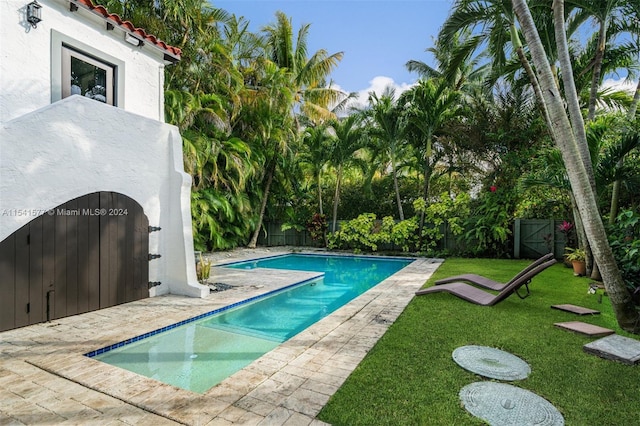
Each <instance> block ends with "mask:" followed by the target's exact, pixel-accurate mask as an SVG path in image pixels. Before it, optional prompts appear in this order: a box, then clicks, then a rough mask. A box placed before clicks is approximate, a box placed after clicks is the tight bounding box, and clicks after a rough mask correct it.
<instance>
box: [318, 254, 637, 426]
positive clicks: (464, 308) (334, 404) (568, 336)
mask: <svg viewBox="0 0 640 426" xmlns="http://www.w3.org/2000/svg"><path fill="white" fill-rule="evenodd" d="M527 263H528V261H521V260H497V259H458V258H452V259H447V260H446V261H445V262H444V264H443V265H442V266H440V268H439V269H438V271H437V272H436V274H434V276H433V277H432V278H431V279H430V280H429V281H428V282H427V285H431V284H432V282H433V281H435V280H436V279H439V278H443V277H446V276H450V275H456V274H460V273H464V272H475V273H480V274H482V275H485V276H488V277H491V278H494V279H496V280H499V281H503V282H504V281H507V280H508V279H510V278H511V277H512V276H513V275H515V273H517V272H518V271H519V270H520V269H522V268H523V267H524V266H525V265H527ZM589 283H590V280H589V279H587V278H580V277H574V276H573V271H572V270H571V269H568V268H566V267H565V266H564V265H562V264H557V265H554V266H552V267H551V268H549V269H547V270H545V271H544V272H543V273H541V274H540V275H539V276H537V277H536V278H534V280H533V282H532V284H531V293H532V294H531V296H530V297H528V298H527V299H525V300H521V299H519V298H518V297H517V296H516V295H512V296H511V297H509V298H507V299H506V300H505V301H503V302H502V303H499V304H498V305H496V306H494V307H482V306H477V305H473V304H471V303H468V302H465V301H463V300H461V299H458V298H456V297H454V296H452V295H450V294H445V293H438V294H430V295H424V296H418V297H415V298H414V299H413V300H412V301H411V303H409V305H408V306H407V308H406V309H405V311H404V312H403V313H402V315H401V316H400V317H399V318H398V320H397V321H396V322H395V323H394V324H393V325H392V326H391V328H390V329H389V330H388V331H387V333H386V334H385V335H384V336H383V337H382V339H380V341H379V342H378V343H377V345H376V346H375V347H374V348H373V349H372V350H371V352H370V353H369V354H368V355H367V356H366V358H365V359H364V360H363V361H362V363H361V364H360V365H359V366H358V368H357V369H356V370H355V371H354V372H353V374H351V376H350V377H349V378H348V380H347V381H346V382H345V384H344V385H343V386H342V387H341V388H340V390H339V391H338V392H337V393H336V394H335V395H334V396H333V397H332V398H331V400H330V401H329V403H328V404H327V405H326V406H325V407H324V409H323V410H322V412H321V413H320V415H319V418H320V419H321V420H323V421H325V422H328V423H331V424H333V425H400V424H402V425H473V424H478V425H480V424H484V423H483V422H482V421H480V420H478V419H477V418H475V417H473V416H471V415H470V414H468V413H467V412H466V411H465V409H464V408H463V407H462V406H461V404H460V401H459V398H458V392H459V391H460V389H462V388H463V387H464V386H465V385H467V384H469V383H473V382H475V381H480V380H487V379H483V378H481V377H479V376H476V375H475V374H473V373H470V372H467V371H466V370H464V369H462V368H460V367H459V366H458V365H457V364H456V363H455V362H454V361H453V360H452V359H451V353H452V352H453V350H454V349H455V348H457V347H459V346H464V345H483V346H491V347H495V348H499V349H503V350H505V351H507V352H510V353H512V354H514V355H517V356H519V357H520V358H522V359H524V360H525V361H527V362H528V363H529V365H530V366H531V370H532V372H531V375H530V376H529V377H528V378H527V379H525V380H522V381H517V382H513V383H512V384H514V385H516V386H519V387H522V388H525V389H528V390H530V391H532V392H534V393H536V394H538V395H540V396H542V397H544V398H546V399H547V400H548V401H549V402H551V403H552V404H553V405H554V406H555V407H556V408H557V409H558V410H559V411H560V412H561V413H562V415H563V416H564V418H565V422H566V424H567V425H631V424H640V414H639V413H640V408H639V407H638V398H639V397H640V370H639V369H638V367H630V366H627V365H623V364H620V363H616V362H612V361H606V360H603V359H601V358H598V357H596V356H593V355H589V354H586V353H584V351H583V350H582V346H583V345H584V344H585V343H588V342H590V341H592V340H595V339H594V338H589V337H586V336H582V335H578V334H575V333H572V332H568V331H564V330H561V329H559V328H557V327H555V326H554V325H553V323H555V322H562V321H578V320H581V321H584V322H588V323H591V324H596V325H600V326H603V327H607V328H612V329H614V330H616V332H617V333H618V334H621V335H625V336H630V335H629V334H627V333H625V332H623V331H621V330H620V329H619V328H618V326H617V323H616V320H615V317H614V315H613V312H612V310H611V305H610V304H609V300H608V298H607V297H606V296H605V297H602V303H599V299H600V297H599V296H600V295H601V294H602V290H599V291H598V294H596V295H590V294H588V293H587V290H588V287H589ZM560 303H572V304H575V305H580V306H585V307H589V308H594V309H597V310H599V311H601V312H602V314H600V315H596V316H587V317H579V316H576V315H574V314H570V313H567V312H562V311H558V310H556V309H551V308H550V306H551V305H554V304H560ZM636 337H637V336H636Z"/></svg>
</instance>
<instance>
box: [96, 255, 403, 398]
mask: <svg viewBox="0 0 640 426" xmlns="http://www.w3.org/2000/svg"><path fill="white" fill-rule="evenodd" d="M301 256H302V257H301ZM295 258H298V260H299V259H300V258H302V259H304V260H305V261H310V262H316V263H317V262H321V261H324V262H328V263H336V262H337V264H340V263H341V262H351V263H358V262H364V263H363V264H364V265H369V266H370V265H376V262H377V264H379V265H384V264H385V263H386V264H388V265H390V264H393V265H394V268H392V269H391V270H389V271H386V272H385V271H383V274H382V275H381V276H380V278H377V279H376V281H375V282H374V283H372V284H370V285H368V286H366V287H363V288H361V289H359V290H358V291H357V293H356V294H354V295H352V296H351V297H348V298H346V299H345V300H344V301H341V302H340V303H338V304H336V305H335V306H329V305H330V304H324V305H323V304H322V303H320V305H321V307H323V308H326V312H323V314H322V315H320V316H319V317H318V318H315V319H313V321H311V322H307V323H304V324H303V325H301V326H299V327H300V328H296V329H293V330H285V331H283V330H284V328H286V327H285V326H287V325H288V323H289V322H293V321H292V319H293V318H291V317H292V316H294V315H293V314H289V315H290V316H289V317H286V321H281V322H280V323H277V322H276V323H272V322H271V320H269V321H266V322H265V321H262V320H261V319H256V315H257V313H260V314H263V313H265V312H268V311H270V310H273V309H277V304H274V305H270V303H271V302H272V301H276V300H277V299H278V298H279V297H284V298H286V299H288V300H289V301H290V300H296V299H292V298H291V297H290V296H287V294H290V293H295V292H303V293H306V294H305V295H304V296H303V297H302V298H301V299H299V300H296V305H295V309H294V310H293V311H290V312H293V313H295V314H298V313H299V312H300V311H304V310H305V309H307V308H304V307H303V304H311V305H313V304H314V303H315V301H316V299H317V298H318V297H319V295H322V294H323V293H322V290H323V289H324V290H327V291H330V292H334V293H339V292H342V291H343V290H345V289H344V288H339V289H338V290H337V289H336V286H335V285H336V284H337V285H338V287H340V286H341V285H342V284H341V283H333V284H334V285H331V284H332V283H327V282H326V280H327V278H329V279H330V280H334V279H336V277H335V274H336V273H335V271H331V270H329V271H328V275H329V277H327V272H325V276H324V277H323V278H322V279H318V278H312V279H307V280H304V281H302V282H299V283H295V284H292V285H289V286H286V287H284V288H281V289H277V290H273V291H270V292H267V293H265V294H263V295H259V296H255V297H252V298H249V299H246V300H243V301H240V302H237V303H234V304H231V305H228V306H225V307H223V308H220V309H216V310H213V311H210V312H207V313H204V314H201V315H198V316H195V317H193V318H189V319H187V320H184V321H181V322H178V323H176V324H173V325H170V326H167V327H163V328H162V329H158V330H155V331H152V332H150V333H146V334H144V335H141V336H137V337H135V338H132V339H128V340H126V341H124V342H120V343H116V344H114V345H110V346H108V347H105V348H101V349H98V350H96V351H91V352H89V353H87V354H85V355H86V356H89V357H96V359H99V360H102V361H104V359H102V358H108V357H111V356H112V355H114V354H117V353H119V352H120V351H123V350H126V349H120V348H123V347H125V346H130V347H138V346H145V345H151V343H149V342H150V341H151V340H154V339H157V338H159V339H160V340H162V339H163V338H164V337H163V336H162V335H161V336H156V335H160V334H164V335H165V336H169V335H170V334H174V335H175V336H176V337H175V339H174V340H177V341H179V342H181V343H182V342H184V341H190V342H195V343H194V346H192V347H189V349H188V350H185V351H180V350H175V348H176V346H175V341H173V340H171V339H169V340H168V343H167V342H165V343H164V344H160V346H156V347H152V349H151V351H150V352H148V353H146V354H143V353H142V352H135V351H134V354H133V355H129V356H128V357H129V358H133V364H144V363H145V362H147V360H148V359H149V358H153V357H154V356H157V355H158V354H159V353H162V351H169V352H170V355H171V356H172V361H175V362H177V363H178V364H175V365H174V366H173V367H172V369H173V370H175V371H178V370H184V371H181V372H178V373H180V374H178V375H181V376H182V377H183V378H185V380H186V382H189V383H187V384H184V383H182V382H180V381H179V380H178V382H176V381H175V380H174V381H173V382H171V380H164V379H163V378H162V377H159V376H162V374H160V373H158V372H157V371H153V372H151V373H147V374H145V373H143V372H139V371H136V370H135V369H132V368H128V367H127V366H121V368H125V369H128V370H130V371H134V372H136V373H138V374H141V375H144V376H147V377H151V378H154V379H156V380H159V381H162V382H165V383H168V384H172V385H174V386H178V387H182V388H184V389H187V390H191V391H195V392H199V393H203V392H206V391H207V390H208V389H209V388H211V387H212V386H215V384H217V383H219V382H220V381H221V380H223V379H224V378H226V377H228V376H229V375H231V374H233V372H235V371H238V370H239V369H242V368H243V367H244V366H246V365H248V364H249V363H251V362H252V361H254V360H255V359H257V358H259V357H260V356H262V355H263V354H265V353H266V352H268V351H270V350H271V349H273V348H275V347H277V346H278V345H280V344H281V343H282V342H284V341H286V340H288V339H289V338H290V337H292V336H293V335H295V334H297V333H299V332H300V331H302V330H304V329H306V328H307V327H308V326H310V325H311V324H314V323H315V322H317V321H319V320H320V319H321V318H324V317H325V316H327V315H329V314H331V313H332V312H334V311H335V310H336V309H338V308H340V307H341V306H343V305H344V304H346V303H349V302H350V301H351V300H353V299H354V298H355V297H357V296H359V295H361V294H363V293H364V292H366V291H368V290H369V289H371V288H373V287H375V286H376V285H377V284H379V283H380V282H382V281H384V280H385V279H386V278H387V277H389V276H391V275H393V274H394V273H396V272H398V271H399V270H401V269H402V268H404V267H405V266H407V265H409V264H411V263H412V262H413V261H414V260H415V259H414V258H406V257H405V258H398V257H381V256H340V255H329V256H318V255H307V254H290V255H279V256H270V257H267V258H260V259H252V260H250V261H239V262H233V263H227V264H222V265H217V266H218V267H232V268H240V269H244V265H246V264H253V263H255V262H271V263H272V262H274V261H276V262H283V261H284V262H285V263H286V262H287V261H288V260H291V259H295ZM243 264H244V265H243ZM271 267H273V265H272V266H271ZM314 268H315V269H314ZM341 268H342V269H345V270H347V272H351V274H352V275H349V274H347V278H348V279H349V280H353V274H354V273H356V272H354V271H352V270H349V268H346V267H344V266H339V268H338V269H341ZM285 269H292V268H289V267H286V268H285ZM370 269H373V270H376V269H378V267H375V266H374V267H372V268H370ZM381 269H384V268H381ZM298 270H307V271H309V270H313V271H318V266H317V264H316V265H315V266H310V267H307V269H298ZM358 274H361V272H358ZM325 287H326V289H325ZM342 287H344V285H342ZM338 299H339V297H338ZM250 305H256V307H257V306H260V309H256V308H253V307H249V306H250ZM325 305H326V306H325ZM327 306H329V307H328V308H327ZM314 309H315V307H314ZM241 312H243V313H241ZM250 312H252V313H250ZM234 315H235V316H236V317H237V318H235V319H233V318H232V317H233V316H234ZM278 315H280V316H283V315H282V314H277V313H276V317H278ZM225 317H229V318H232V319H230V320H229V319H225V320H224V321H223V320H219V319H220V318H223V319H224V318H225ZM238 318H239V319H238ZM196 322H197V324H194V323H196ZM261 325H264V327H262V328H261V327H257V329H256V327H255V326H261ZM183 329H184V330H183ZM187 329H189V330H190V331H189V330H187ZM247 330H248V331H247ZM274 330H276V332H275V333H274V332H273V331H274ZM230 332H231V333H233V334H234V336H235V338H237V339H239V340H240V343H238V344H236V343H234V342H231V341H230V340H229V339H228V338H227V337H225V336H229V335H230V334H229V333H230ZM205 335H206V336H209V337H210V338H212V339H213V340H218V341H220V342H222V346H223V347H222V349H220V350H219V351H218V355H219V356H220V359H222V358H225V359H227V360H231V361H235V360H236V359H235V358H241V359H240V360H239V364H238V365H237V366H232V367H230V370H229V372H228V373H227V372H224V371H222V370H224V368H223V367H222V365H223V363H221V362H219V361H220V359H214V358H213V357H212V355H211V354H212V353H214V352H216V351H217V349H215V348H212V347H206V346H205V347H202V345H201V344H200V343H198V342H199V341H200V339H201V338H202V339H204V337H203V336H205ZM151 336H154V337H153V338H152V339H148V338H149V337H151ZM238 336H240V337H238ZM131 344H133V345H131ZM151 346H153V345H151ZM145 350H146V349H145ZM110 352H111V354H109V353H110ZM105 354H106V355H105ZM124 358H125V359H126V358H127V356H124ZM205 361H208V362H209V369H210V368H211V362H216V367H215V368H216V369H220V370H221V371H222V373H221V374H222V375H221V376H220V377H218V378H215V380H213V382H211V381H209V382H207V381H204V382H203V381H202V380H200V379H198V380H195V379H194V377H195V376H200V375H201V374H200V373H195V374H194V373H193V371H191V370H189V368H188V367H186V366H187V365H194V364H197V365H202V363H203V362H205ZM108 363H109V364H112V365H116V366H118V364H117V363H111V362H108ZM180 363H182V364H180ZM178 365H181V366H180V367H178ZM236 367H237V368H236ZM187 370H188V371H187ZM196 382H197V383H196Z"/></svg>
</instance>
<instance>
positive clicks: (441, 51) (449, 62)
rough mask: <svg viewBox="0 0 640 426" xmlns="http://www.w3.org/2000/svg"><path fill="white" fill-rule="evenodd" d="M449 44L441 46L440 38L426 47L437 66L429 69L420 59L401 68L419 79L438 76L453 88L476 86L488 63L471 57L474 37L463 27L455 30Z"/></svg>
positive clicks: (486, 70) (474, 45) (484, 76)
mask: <svg viewBox="0 0 640 426" xmlns="http://www.w3.org/2000/svg"><path fill="white" fill-rule="evenodd" d="M448 42H450V43H451V44H449V45H445V44H444V41H443V39H438V40H436V46H435V47H430V48H428V49H426V51H427V52H430V53H431V54H433V57H434V59H435V61H436V64H437V67H436V68H433V67H431V66H430V65H428V64H426V63H425V62H422V61H417V60H413V59H412V60H410V61H408V62H407V63H406V64H405V67H406V68H407V70H409V71H410V72H416V73H418V75H419V76H420V78H422V79H425V80H427V79H430V78H440V79H444V80H446V81H447V83H448V84H449V85H450V86H451V87H452V88H453V89H454V90H464V89H465V88H467V86H470V85H471V86H472V87H475V86H478V85H479V84H481V83H482V82H483V81H484V79H485V78H486V74H487V72H488V71H489V69H490V64H489V63H485V64H483V65H480V64H481V62H482V59H483V57H482V56H483V55H477V56H476V57H472V56H471V55H472V54H473V51H474V50H475V49H476V47H477V39H476V38H475V37H471V36H470V30H469V29H468V28H464V29H462V30H460V31H457V32H455V33H454V34H453V35H452V37H451V40H448Z"/></svg>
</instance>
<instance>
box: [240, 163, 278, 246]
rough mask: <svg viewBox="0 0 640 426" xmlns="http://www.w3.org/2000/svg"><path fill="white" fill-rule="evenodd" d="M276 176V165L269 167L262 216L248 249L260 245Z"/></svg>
mask: <svg viewBox="0 0 640 426" xmlns="http://www.w3.org/2000/svg"><path fill="white" fill-rule="evenodd" d="M274 174H275V163H274V165H273V166H270V167H269V171H268V173H267V181H266V182H265V185H264V192H263V194H262V204H261V205H260V215H259V216H258V223H257V224H256V229H255V230H254V231H253V235H252V236H251V240H250V241H249V244H247V248H251V249H254V248H256V246H257V245H258V236H259V235H260V229H262V221H263V220H264V212H265V211H266V209H267V201H268V199H269V191H270V190H271V182H273V175H274Z"/></svg>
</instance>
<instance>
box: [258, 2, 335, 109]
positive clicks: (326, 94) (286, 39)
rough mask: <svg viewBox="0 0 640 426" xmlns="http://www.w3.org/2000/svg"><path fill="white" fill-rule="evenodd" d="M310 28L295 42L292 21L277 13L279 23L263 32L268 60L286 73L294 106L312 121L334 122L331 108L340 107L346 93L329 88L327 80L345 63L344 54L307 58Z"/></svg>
mask: <svg viewBox="0 0 640 426" xmlns="http://www.w3.org/2000/svg"><path fill="white" fill-rule="evenodd" d="M310 27H311V26H310V24H304V25H302V26H301V27H300V29H299V30H298V33H297V36H296V37H295V39H294V36H293V28H292V25H291V18H289V17H287V15H285V14H284V13H283V12H280V11H278V12H276V23H275V24H271V25H267V26H266V27H264V28H263V29H262V31H263V32H264V33H265V34H266V35H265V43H266V49H267V57H268V58H269V59H270V60H271V61H272V62H273V63H274V64H276V65H277V66H278V67H280V68H282V69H285V70H286V72H287V74H288V75H289V78H290V84H291V90H292V92H293V93H294V101H295V103H294V106H299V107H300V111H301V112H302V113H303V114H304V115H306V116H307V117H309V118H312V119H324V120H327V119H331V118H335V116H334V114H333V113H331V111H330V110H329V106H330V105H332V104H335V103H338V102H339V101H340V99H341V98H342V97H343V96H344V93H342V92H340V91H338V90H335V89H332V88H331V87H326V78H327V77H328V76H329V74H330V73H331V71H332V70H333V69H334V68H335V67H336V66H337V65H338V63H339V62H340V60H341V59H342V56H343V53H342V52H337V53H333V54H331V55H330V54H329V53H328V52H327V51H326V50H324V49H320V50H318V51H316V52H315V53H313V54H312V55H311V57H308V48H307V37H308V35H309V29H310Z"/></svg>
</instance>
